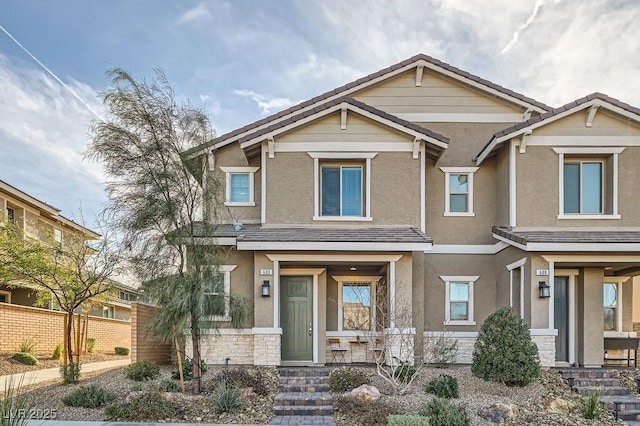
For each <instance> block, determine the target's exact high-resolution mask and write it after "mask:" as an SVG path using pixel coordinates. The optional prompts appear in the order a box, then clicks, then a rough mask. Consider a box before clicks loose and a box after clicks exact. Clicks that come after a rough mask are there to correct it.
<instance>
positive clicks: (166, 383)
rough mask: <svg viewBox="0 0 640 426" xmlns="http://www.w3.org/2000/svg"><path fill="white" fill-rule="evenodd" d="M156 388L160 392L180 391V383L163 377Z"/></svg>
mask: <svg viewBox="0 0 640 426" xmlns="http://www.w3.org/2000/svg"><path fill="white" fill-rule="evenodd" d="M158 389H159V390H160V391H161V392H180V383H178V382H176V381H175V380H171V379H164V380H161V381H160V383H158Z"/></svg>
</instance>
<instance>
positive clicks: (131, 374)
mask: <svg viewBox="0 0 640 426" xmlns="http://www.w3.org/2000/svg"><path fill="white" fill-rule="evenodd" d="M125 374H126V375H127V377H128V378H130V379H131V380H135V381H136V382H142V381H144V380H153V379H155V378H156V377H158V375H159V374H160V367H159V366H158V364H156V363H155V362H151V361H138V362H134V363H133V364H130V365H128V366H127V369H126V370H125Z"/></svg>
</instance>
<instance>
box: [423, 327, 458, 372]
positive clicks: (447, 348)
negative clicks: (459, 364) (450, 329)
mask: <svg viewBox="0 0 640 426" xmlns="http://www.w3.org/2000/svg"><path fill="white" fill-rule="evenodd" d="M457 354H458V341H457V340H456V339H454V338H452V337H451V335H450V334H449V333H447V332H444V331H442V332H438V333H435V334H433V335H429V336H426V337H425V353H424V356H425V362H426V363H430V364H435V365H436V366H443V365H445V364H451V363H453V362H454V361H455V360H456V355H457Z"/></svg>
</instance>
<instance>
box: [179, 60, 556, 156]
mask: <svg viewBox="0 0 640 426" xmlns="http://www.w3.org/2000/svg"><path fill="white" fill-rule="evenodd" d="M418 67H423V69H424V68H427V69H429V70H431V71H433V72H435V73H437V74H440V75H442V76H446V77H448V78H451V79H453V80H455V81H457V82H459V83H462V84H464V85H467V86H471V87H473V88H476V89H479V90H481V91H483V92H486V93H488V94H490V95H492V96H494V97H498V98H501V99H503V100H506V101H508V102H510V103H512V104H514V105H517V106H520V107H521V108H523V109H525V110H526V111H525V112H524V113H526V112H527V111H535V112H538V113H543V112H546V111H549V110H551V108H550V107H549V106H548V105H545V104H543V103H542V102H539V101H536V100H535V99H532V98H529V97H526V96H524V95H521V94H519V93H516V92H514V91H513V90H509V89H507V88H505V87H502V86H500V85H497V84H495V83H492V82H490V81H488V80H485V79H483V78H480V77H478V76H476V75H473V74H471V73H468V72H466V71H463V70H461V69H459V68H456V67H453V66H451V65H449V64H447V63H445V62H442V61H439V60H437V59H435V58H432V57H431V56H428V55H425V54H418V55H416V56H413V57H412V58H409V59H406V60H404V61H402V62H399V63H397V64H394V65H391V66H390V67H387V68H384V69H382V70H379V71H377V72H375V73H372V74H369V75H368V76H366V77H363V78H360V79H358V80H355V81H352V82H350V83H347V84H345V85H344V86H341V87H338V88H336V89H333V90H330V91H328V92H325V93H323V94H321V95H319V96H316V97H314V98H312V99H310V100H307V101H304V102H302V103H300V104H297V105H294V106H292V107H289V108H287V109H285V110H283V111H280V112H278V113H276V114H272V115H270V116H268V117H265V118H263V119H261V120H258V121H255V122H253V123H250V124H248V125H246V126H243V127H241V128H239V129H236V130H233V131H231V132H229V133H226V134H224V135H221V136H219V137H217V138H215V139H213V140H211V141H210V142H207V143H205V144H202V145H200V146H197V147H194V148H192V149H189V150H187V151H185V152H184V153H183V156H184V158H185V159H191V158H194V157H197V156H200V155H202V154H205V153H206V151H207V149H210V148H211V149H218V148H221V147H223V146H225V145H228V144H229V143H232V142H234V141H236V140H238V139H239V138H242V137H244V136H246V135H249V134H250V133H253V132H255V131H256V130H261V129H264V128H265V127H269V125H273V124H276V123H278V122H281V121H284V120H287V119H288V118H290V117H291V115H293V114H297V113H300V112H304V111H307V110H310V109H313V108H314V107H316V106H317V105H318V104H319V103H324V102H326V101H331V100H334V99H337V98H340V97H343V96H347V95H350V94H352V93H354V92H356V91H359V90H362V89H364V88H366V87H370V86H373V85H375V84H377V83H380V82H381V81H384V80H387V79H389V78H392V77H394V76H396V75H399V74H402V73H404V72H406V71H409V70H411V69H414V68H415V69H416V70H417V69H418ZM418 86H419V85H418ZM516 121H520V120H516Z"/></svg>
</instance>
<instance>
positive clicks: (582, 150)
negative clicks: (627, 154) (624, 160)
mask: <svg viewBox="0 0 640 426" xmlns="http://www.w3.org/2000/svg"><path fill="white" fill-rule="evenodd" d="M553 151H554V152H555V153H556V154H578V155H581V154H620V153H621V152H622V151H624V148H621V147H619V148H609V147H607V148H604V147H575V148H571V147H567V148H553Z"/></svg>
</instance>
